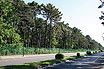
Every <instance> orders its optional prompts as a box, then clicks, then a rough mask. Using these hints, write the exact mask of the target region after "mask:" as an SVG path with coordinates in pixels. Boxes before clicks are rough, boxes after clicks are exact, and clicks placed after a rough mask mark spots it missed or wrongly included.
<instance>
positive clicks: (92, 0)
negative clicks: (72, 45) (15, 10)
mask: <svg viewBox="0 0 104 69" xmlns="http://www.w3.org/2000/svg"><path fill="white" fill-rule="evenodd" d="M24 1H25V2H26V3H27V2H32V1H36V2H38V3H39V4H41V3H44V4H47V3H52V4H53V5H54V6H56V8H59V10H60V11H61V12H62V13H63V18H62V20H63V21H65V23H69V26H70V27H77V28H79V29H81V31H82V33H83V34H84V35H90V36H91V37H92V39H95V40H96V41H98V42H99V43H101V44H102V45H104V41H103V38H102V34H103V32H104V26H103V25H101V21H100V20H99V16H100V15H101V13H100V12H101V10H102V9H98V6H99V5H100V4H101V2H100V0H24Z"/></svg>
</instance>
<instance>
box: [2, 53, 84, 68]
mask: <svg viewBox="0 0 104 69" xmlns="http://www.w3.org/2000/svg"><path fill="white" fill-rule="evenodd" d="M80 53H82V54H84V53H85V52H80ZM64 55H65V56H74V55H76V53H64ZM54 56H55V54H40V55H25V56H24V57H23V56H22V55H20V56H0V66H7V65H18V64H24V63H30V62H38V61H44V60H51V59H54Z"/></svg>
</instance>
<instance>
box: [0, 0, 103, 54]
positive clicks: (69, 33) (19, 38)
mask: <svg viewBox="0 0 104 69" xmlns="http://www.w3.org/2000/svg"><path fill="white" fill-rule="evenodd" d="M62 15H63V14H62V13H61V11H60V10H59V9H58V8H56V6H54V5H53V4H51V3H48V4H38V3H37V2H35V1H33V2H30V3H27V4H26V3H25V2H24V1H23V0H0V50H2V51H3V52H2V54H3V53H4V55H5V54H7V53H9V52H10V49H13V50H12V51H11V52H13V51H14V50H15V48H18V50H17V51H16V52H18V51H19V49H21V48H22V47H24V48H25V50H26V48H31V49H33V48H35V49H38V48H44V49H46V48H48V49H49V48H56V49H67V50H68V49H86V50H99V49H101V48H102V47H103V46H102V45H101V44H100V43H98V42H97V41H96V40H94V39H92V38H91V37H90V35H83V34H82V32H81V30H80V29H78V28H76V27H73V28H72V27H70V25H69V23H65V22H64V21H62V20H61V19H62ZM69 17H70V16H69Z"/></svg>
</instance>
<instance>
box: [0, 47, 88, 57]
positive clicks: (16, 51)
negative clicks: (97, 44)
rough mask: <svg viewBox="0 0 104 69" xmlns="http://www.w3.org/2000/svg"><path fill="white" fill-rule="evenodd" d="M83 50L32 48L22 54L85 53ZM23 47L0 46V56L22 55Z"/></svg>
mask: <svg viewBox="0 0 104 69" xmlns="http://www.w3.org/2000/svg"><path fill="white" fill-rule="evenodd" d="M86 51H87V50H85V49H63V48H33V47H24V54H25V55H29V54H31V55H32V54H50V53H70V52H86ZM22 54H23V47H21V46H20V47H19V46H0V56H6V55H22Z"/></svg>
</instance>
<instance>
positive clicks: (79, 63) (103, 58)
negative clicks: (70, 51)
mask: <svg viewBox="0 0 104 69" xmlns="http://www.w3.org/2000/svg"><path fill="white" fill-rule="evenodd" d="M44 69H104V52H101V53H98V54H94V55H91V56H85V57H82V58H78V59H75V60H72V61H67V62H63V63H59V64H56V65H52V66H48V67H45V68H44Z"/></svg>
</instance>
